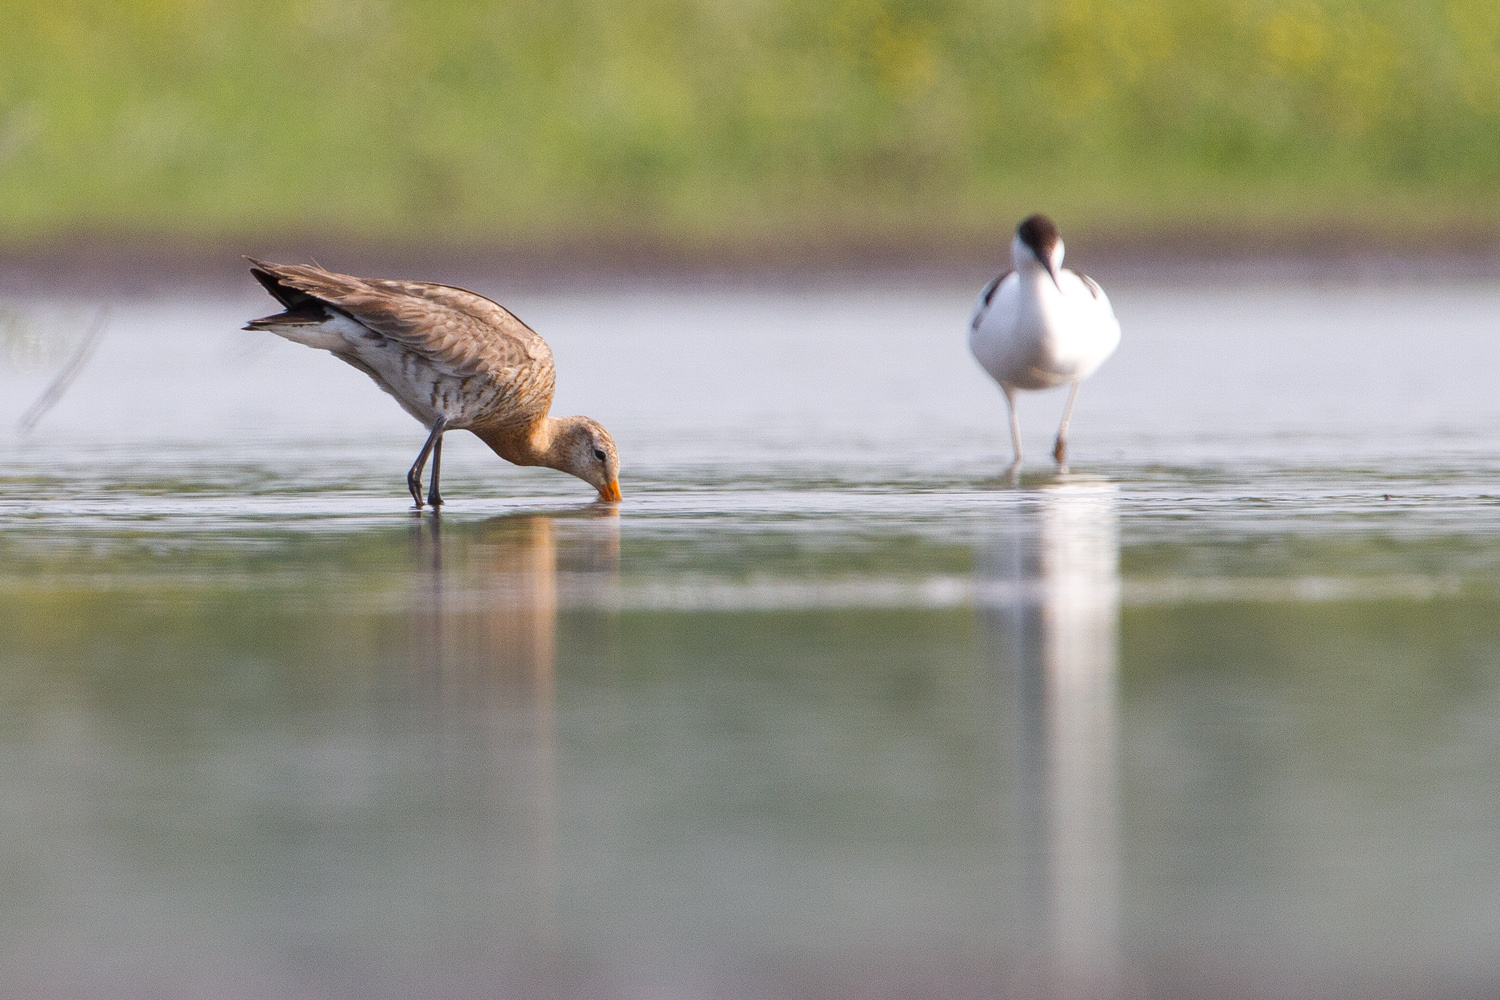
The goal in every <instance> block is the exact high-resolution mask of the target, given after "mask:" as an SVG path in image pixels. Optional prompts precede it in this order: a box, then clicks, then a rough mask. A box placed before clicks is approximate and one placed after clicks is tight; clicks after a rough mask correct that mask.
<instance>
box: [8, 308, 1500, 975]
mask: <svg viewBox="0 0 1500 1000" xmlns="http://www.w3.org/2000/svg"><path fill="white" fill-rule="evenodd" d="M481 290H483V291H486V292H489V293H491V294H495V295H496V296H497V297H498V298H500V299H501V300H502V301H506V302H507V303H508V304H511V305H512V306H513V307H514V308H515V310H516V311H517V312H518V313H519V314H520V315H522V316H523V317H525V318H526V319H527V320H528V321H529V322H531V323H532V324H533V325H534V326H536V327H537V328H538V329H539V330H540V331H541V332H542V333H543V334H544V335H546V336H547V337H548V339H549V340H550V341H551V343H552V344H553V346H554V349H555V352H556V354H557V358H558V364H559V370H560V386H559V398H558V406H557V410H558V412H562V413H572V412H586V413H589V414H590V415H592V416H594V417H597V418H598V419H600V420H601V421H603V422H604V423H605V424H606V426H608V427H609V428H610V429H611V430H612V431H613V433H614V434H615V436H616V438H617V440H618V441H619V444H620V447H621V451H622V454H623V456H624V473H623V475H622V485H623V488H624V491H625V496H626V500H625V503H624V504H622V505H621V506H620V508H619V510H618V512H613V511H610V510H607V509H600V508H599V507H597V506H596V505H593V504H590V503H588V502H587V500H588V496H589V491H588V489H587V488H586V487H584V486H583V485H582V484H580V483H577V482H576V481H573V480H570V479H568V478H567V477H564V476H561V475H559V474H555V473H550V472H542V471H536V470H518V469H513V468H510V467H507V466H505V465H503V463H500V462H499V461H498V460H496V459H494V458H493V457H492V456H490V455H489V454H488V453H487V452H486V451H485V449H484V448H483V447H482V446H480V445H479V444H478V443H477V442H476V441H473V440H472V439H469V438H467V436H466V435H462V434H455V435H452V436H451V438H450V445H449V448H448V449H446V451H445V455H444V487H445V490H444V492H445V494H446V495H447V497H448V499H449V501H450V506H449V507H448V508H446V509H445V511H444V513H443V514H442V516H441V518H440V519H438V518H435V517H434V516H432V515H430V514H428V515H426V516H422V517H418V516H415V515H413V514H412V513H411V512H410V510H409V509H408V505H409V500H408V499H407V498H406V497H405V492H404V484H403V481H402V480H403V476H404V472H405V469H406V466H407V465H408V464H409V463H410V460H411V458H412V456H413V455H414V454H415V452H416V450H417V448H418V447H419V446H420V444H421V440H422V437H423V432H422V430H421V429H420V428H419V427H417V426H416V425H415V424H414V423H412V422H411V421H410V420H409V418H407V417H406V416H405V415H404V414H402V413H401V412H400V410H399V409H398V408H397V407H396V406H395V405H394V403H392V402H391V401H389V400H388V399H386V398H385V397H383V396H382V395H381V394H380V393H379V392H378V391H377V390H375V389H374V388H373V387H372V386H371V385H369V384H368V382H367V380H366V379H365V377H364V376H363V375H361V374H359V373H358V372H355V371H354V370H352V369H347V368H345V367H344V366H342V365H340V364H339V363H338V362H336V361H334V360H332V359H331V358H327V357H325V356H322V355H318V354H316V353H314V352H311V351H308V350H306V349H304V348H300V347H297V346H295V345H291V344H285V343H282V342H280V341H277V340H275V339H274V338H272V337H269V336H266V335H257V334H250V333H243V332H239V331H238V330H237V327H238V326H239V325H241V324H242V323H243V322H244V321H245V320H246V319H248V318H251V317H253V316H256V315H260V314H261V313H262V312H264V311H266V308H267V306H268V304H269V302H268V300H264V298H263V296H259V294H258V292H251V291H248V290H247V292H246V294H244V295H243V296H231V297H228V298H226V299H220V298H214V297H207V296H202V295H193V294H191V293H188V292H184V293H183V294H181V295H178V296H170V297H162V298H159V299H133V300H124V301H118V302H111V303H107V304H101V303H98V302H94V301H89V300H86V299H82V298H80V299H77V300H72V301H69V300H59V299H47V300H32V299H26V298H24V297H18V296H12V297H11V298H8V299H5V300H3V301H0V352H3V353H0V428H3V430H0V453H3V455H4V457H5V464H4V471H3V472H0V483H3V486H4V488H3V490H0V593H3V598H4V599H3V601H0V640H3V641H0V677H3V679H4V683H5V690H6V692H7V697H6V698H5V699H4V700H3V702H0V838H3V842H4V843H5V844H6V850H5V851H4V852H3V854H0V887H3V890H0V899H3V903H0V955H3V961H4V966H5V969H6V980H7V982H8V983H9V987H8V988H9V989H11V990H13V991H15V992H16V995H26V996H40V997H48V996H100V997H104V996H109V997H119V996H148V995H149V996H160V995H183V996H200V995H207V994H210V993H212V994H214V995H219V996H231V997H237V996H245V997H251V996H254V997H303V996H325V995H332V996H373V997H379V996H391V997H400V996H411V995H424V996H440V997H447V996H454V997H458V996H478V995H485V996H493V995H497V994H498V995H504V996H527V997H529V996H544V995H558V996H573V995H583V996H609V997H636V996H639V997H647V996H650V997H659V996H673V997H678V996H682V997H696V996H723V997H741V996H744V997H761V996H784V995H819V996H849V997H865V996H903V997H904V996H912V997H946V996H954V997H958V996H990V995H996V994H1002V993H1005V992H1007V991H1009V992H1016V993H1023V994H1034V993H1036V992H1043V991H1047V990H1053V989H1055V990H1058V991H1060V992H1081V993H1091V994H1099V995H1113V994H1119V995H1183V996H1203V995H1209V996H1215V995H1235V996H1243V995H1246V993H1247V992H1249V993H1275V994H1276V995H1287V994H1297V993H1303V992H1318V993H1320V995H1338V994H1344V995H1351V996H1356V995H1357V996H1367V995H1380V994H1384V993H1390V994H1400V993H1409V992H1420V993H1423V994H1426V995H1435V994H1437V995H1440V994H1444V993H1449V994H1455V995H1458V994H1463V995H1468V994H1469V993H1471V992H1472V993H1476V994H1481V993H1486V992H1493V989H1492V987H1495V986H1496V985H1497V984H1500V957H1497V952H1496V949H1495V947H1494V941H1495V940H1496V939H1497V932H1500V736H1497V734H1500V615H1497V612H1500V584H1497V582H1496V581H1497V579H1500V577H1497V572H1496V571H1497V569H1500V461H1497V459H1496V457H1495V452H1496V450H1497V449H1495V448H1494V447H1493V437H1494V431H1495V430H1496V428H1500V396H1497V395H1496V394H1494V393H1493V392H1492V391H1491V389H1490V387H1491V386H1492V385H1493V384H1494V381H1495V378H1496V377H1497V375H1500V338H1496V337H1494V336H1493V325H1494V323H1495V319H1494V318H1495V317H1497V316H1500V287H1494V286H1488V285H1470V284H1439V283H1428V284H1408V285H1397V286H1393V287H1392V286H1386V287H1378V286H1364V285H1327V286H1318V285H1308V284H1298V283H1293V282H1287V281H1261V282H1258V283H1252V284H1249V285H1228V284H1226V285H1218V286H1202V287H1193V288H1189V289H1186V290H1182V289H1171V288H1167V287H1161V286H1137V287H1117V288H1113V289H1112V292H1113V297H1114V298H1115V302H1116V306H1117V309H1118V311H1119V312H1120V314H1121V317H1122V321H1123V324H1124V328H1125V341H1124V344H1123V346H1122V348H1121V351H1120V353H1119V355H1118V356H1117V357H1116V358H1114V359H1112V360H1111V361H1110V362H1109V363H1108V364H1107V365H1106V367H1105V368H1104V369H1103V370H1102V371H1101V372H1100V373H1099V375H1097V376H1096V377H1095V378H1094V379H1093V380H1091V381H1090V382H1089V383H1088V384H1087V385H1086V387H1085V389H1084V391H1083V393H1082V394H1081V396H1080V399H1079V404H1078V410H1077V413H1076V415H1075V419H1074V463H1073V470H1072V472H1071V473H1070V474H1068V475H1057V474H1056V473H1054V472H1053V471H1052V470H1051V469H1049V467H1048V465H1047V463H1046V462H1045V461H1044V459H1045V456H1046V454H1047V451H1048V444H1049V443H1050V442H1049V440H1048V438H1049V435H1050V433H1051V432H1052V429H1053V425H1054V422H1055V420H1056V417H1057V415H1058V413H1059V412H1060V409H1061V403H1062V400H1061V398H1060V396H1057V395H1044V396H1038V397H1026V399H1025V401H1024V403H1023V410H1022V420H1023V426H1025V428H1026V430H1027V445H1028V448H1029V450H1030V452H1031V455H1032V456H1033V457H1032V459H1031V462H1030V464H1029V465H1028V466H1027V468H1026V470H1025V472H1024V474H1023V475H1022V476H1021V477H1020V479H1019V481H1017V482H1012V481H1011V480H1010V479H1009V478H1008V477H1007V476H1006V475H1005V474H1004V464H1005V451H1006V447H1007V445H1006V441H1005V439H1004V437H1003V435H1004V412H1003V403H1002V402H1001V400H1000V398H999V395H998V393H997V392H996V391H995V390H994V389H993V387H992V386H991V385H989V384H988V383H987V381H986V380H985V379H984V378H983V377H982V376H981V375H980V374H979V373H978V371H977V369H976V368H975V367H974V366H973V364H972V362H971V361H970V360H969V359H968V356H967V353H966V349H965V346H964V323H965V320H966V318H967V313H968V308H969V305H970V301H971V297H972V295H971V292H972V290H968V289H957V288H945V287H903V286H897V287H882V288H875V287H846V288H842V289H838V290H835V291H825V292H809V291H781V292H777V291H770V290H761V291H752V290H707V291H705V290H701V289H689V288H670V287H666V288H658V289H653V290H650V291H647V292H623V291H620V290H618V289H609V288H605V289H600V290H597V291H594V292H580V293H576V294H572V295H567V296H560V295H555V294H554V295H538V294H535V293H532V294H530V295H511V294H506V291H505V289H504V288H503V287H501V286H499V285H494V286H485V287H482V288H481ZM101 305H108V308H109V313H108V316H107V326H106V332H105V334H104V338H103V340H102V342H101V345H100V348H99V351H98V353H97V355H96V356H95V357H94V358H93V359H92V361H91V362H90V364H89V365H88V367H87V368H86V369H85V370H84V373H83V375H82V376H81V377H80V378H79V379H78V381H77V382H76V383H75V384H74V385H73V386H72V387H71V389H70V390H69V392H68V393H67V395H66V396H65V397H64V398H63V400H62V401H61V402H60V403H59V404H58V405H57V406H56V407H55V408H54V409H53V410H51V411H50V412H49V413H47V414H46V415H45V416H44V417H43V419H42V420H41V422H40V423H39V425H38V426H37V428H36V429H35V430H34V431H33V432H32V433H31V434H29V435H20V434H18V433H16V432H15V431H13V430H11V428H13V427H14V425H15V421H16V419H17V418H18V417H19V416H20V414H21V413H22V411H24V410H25V409H26V407H27V405H28V404H29V403H30V402H31V401H32V400H33V399H34V398H35V397H36V396H37V395H38V394H39V393H40V392H41V391H42V389H43V388H44V387H45V386H46V384H47V382H48V381H49V379H50V378H51V377H52V375H53V374H54V373H55V372H56V371H57V370H58V369H59V368H60V367H61V365H62V364H63V363H64V361H65V360H66V357H67V356H68V353H69V351H70V350H71V349H72V347H73V346H74V345H75V344H76V343H77V341H78V338H79V337H81V336H82V334H83V332H84V331H85V330H86V329H87V327H88V325H89V323H90V322H91V321H92V319H93V317H94V316H95V314H96V310H97V309H98V308H99V307H100V306H101Z"/></svg>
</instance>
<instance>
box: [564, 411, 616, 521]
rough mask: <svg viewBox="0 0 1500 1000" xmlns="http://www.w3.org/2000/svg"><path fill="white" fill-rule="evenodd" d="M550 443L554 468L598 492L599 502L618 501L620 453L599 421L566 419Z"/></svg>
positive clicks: (587, 418)
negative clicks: (554, 461)
mask: <svg viewBox="0 0 1500 1000" xmlns="http://www.w3.org/2000/svg"><path fill="white" fill-rule="evenodd" d="M558 423H559V424H560V425H561V426H560V427H559V429H558V433H557V434H556V436H555V437H554V438H553V439H552V449H551V451H552V455H553V458H554V459H555V460H556V461H557V464H556V465H555V466H554V468H557V469H560V470H562V471H563V472H571V473H572V474H573V475H575V476H577V477H578V478H579V479H582V480H583V481H584V482H586V483H588V484H589V485H590V486H592V487H594V488H595V489H596V490H598V491H599V499H600V500H609V501H611V502H618V501H619V499H620V452H619V450H618V449H617V448H615V439H614V438H612V437H610V436H609V431H607V430H605V429H604V428H603V427H602V426H600V424H599V421H597V420H593V419H590V418H589V417H566V418H564V419H563V420H560V421H558Z"/></svg>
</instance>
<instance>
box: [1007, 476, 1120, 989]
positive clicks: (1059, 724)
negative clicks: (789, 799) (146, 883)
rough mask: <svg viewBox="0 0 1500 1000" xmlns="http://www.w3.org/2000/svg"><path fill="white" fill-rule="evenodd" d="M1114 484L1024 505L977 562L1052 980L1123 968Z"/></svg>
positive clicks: (1036, 913) (1065, 490) (1043, 494)
mask: <svg viewBox="0 0 1500 1000" xmlns="http://www.w3.org/2000/svg"><path fill="white" fill-rule="evenodd" d="M1119 551H1120V545H1119V511H1118V497H1117V491H1116V489H1115V487H1114V485H1113V484H1111V483H1105V482H1099V481H1092V482H1090V481H1078V480H1074V481H1068V482H1061V483H1056V484H1053V485H1050V486H1047V487H1045V488H1043V489H1041V490H1038V491H1034V492H1029V493H1026V494H1023V495H1018V496H1017V498H1016V499H1015V501H1014V502H1013V504H1012V505H1011V506H1010V507H1009V508H1008V510H1007V512H1006V517H1005V523H1004V524H1003V526H1002V529H1001V531H1000V533H999V536H998V539H997V543H996V544H995V545H994V546H993V547H992V548H991V549H990V550H989V551H987V552H986V553H985V557H984V559H983V562H982V566H983V572H984V575H985V577H986V579H985V580H984V581H983V583H982V585H981V588H980V589H981V593H982V595H983V608H984V616H985V619H986V621H987V623H988V624H989V626H990V628H991V629H992V635H993V638H994V643H993V648H994V651H995V654H996V658H997V659H999V660H1000V661H1002V662H1004V663H1005V664H1006V666H1007V674H1008V676H1009V677H1010V678H1011V684H1010V685H1008V686H1009V687H1010V688H1011V690H1012V691H1013V693H1014V697H1012V698H1010V699H1008V704H1009V705H1010V706H1012V708H1011V711H1012V712H1013V713H1014V714H1013V715H1012V722H1013V725H1012V727H1011V730H1012V732H1014V733H1015V734H1016V750H1017V758H1018V761H1019V772H1020V777H1019V783H1018V789H1019V803H1018V804H1019V819H1020V822H1021V825H1022V829H1023V831H1024V836H1023V841H1024V843H1025V851H1024V861H1023V863H1024V864H1025V866H1026V869H1027V873H1026V874H1027V881H1028V883H1029V890H1030V895H1031V907H1030V908H1031V917H1032V919H1031V921H1030V923H1031V924H1032V926H1033V927H1034V928H1035V930H1036V931H1037V932H1039V933H1040V936H1041V937H1042V938H1043V939H1044V940H1043V941H1041V942H1040V944H1042V946H1043V947H1044V948H1045V950H1046V951H1047V952H1048V953H1049V954H1050V956H1051V959H1052V961H1053V962H1054V963H1055V967H1056V968H1057V971H1059V972H1061V973H1063V974H1065V975H1085V976H1088V977H1090V978H1097V977H1101V976H1104V977H1107V976H1109V975H1110V974H1111V970H1112V969H1113V968H1114V967H1115V964H1116V958H1115V956H1116V952H1117V938H1118V926H1117V925H1118V919H1119V895H1120V860H1119V839H1120V837H1119V806H1118V784H1119V750H1118V728H1119V721H1118V706H1117V690H1116V674H1117V670H1118V659H1119V653H1118V645H1119V622H1120V570H1119Z"/></svg>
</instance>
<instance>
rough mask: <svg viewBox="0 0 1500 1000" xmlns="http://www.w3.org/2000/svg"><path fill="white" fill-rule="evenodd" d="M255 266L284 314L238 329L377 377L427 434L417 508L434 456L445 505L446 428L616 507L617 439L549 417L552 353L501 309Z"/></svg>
mask: <svg viewBox="0 0 1500 1000" xmlns="http://www.w3.org/2000/svg"><path fill="white" fill-rule="evenodd" d="M250 263H251V265H252V266H251V268H250V273H251V274H253V275H255V277H256V280H258V281H259V282H260V283H261V284H262V285H264V286H265V289H266V291H268V292H270V293H271V295H272V296H274V297H275V298H276V300H277V301H278V302H280V303H281V304H282V306H283V307H284V308H285V310H286V311H285V312H280V313H277V314H276V315H275V316H267V317H265V318H264V319H257V320H254V321H252V322H251V323H250V325H249V326H247V327H245V329H247V330H269V331H271V332H272V333H274V334H278V335H279V336H282V337H285V338H286V339H287V340H293V341H296V342H297V343H299V344H306V345H307V346H308V347H318V348H322V349H323V350H325V351H328V352H329V353H330V354H332V355H333V356H334V357H336V358H339V359H340V360H342V361H346V362H348V363H349V364H351V365H353V366H354V367H355V368H358V369H359V370H360V371H362V372H364V373H365V374H366V375H368V376H370V377H371V378H372V379H374V380H375V384H376V385H378V386H380V387H381V388H382V389H384V390H385V391H386V392H388V393H390V394H391V395H392V396H394V397H396V402H398V403H400V404H401V408H402V409H404V410H405V411H406V412H407V413H410V414H411V415H412V416H414V417H416V418H417V419H418V420H420V421H421V422H422V426H424V427H427V428H429V429H430V430H431V433H430V434H429V435H428V437H427V443H426V444H424V445H423V446H422V451H421V453H420V454H418V455H417V460H416V462H415V464H413V465H412V467H411V471H410V472H408V473H407V475H406V486H407V489H409V490H411V497H412V499H413V500H415V501H416V504H417V507H418V508H420V507H421V506H422V470H423V468H424V467H425V466H426V465H427V456H428V455H429V454H430V455H431V456H432V486H431V488H430V489H429V490H428V492H427V502H428V503H429V504H431V505H432V506H433V507H434V508H436V507H438V506H440V505H441V504H442V502H443V498H442V495H441V494H440V493H439V492H438V474H439V472H440V471H441V465H442V457H443V432H444V431H450V430H468V431H473V432H474V434H475V435H476V436H477V437H478V438H479V439H480V440H481V441H483V442H484V443H485V444H487V445H489V446H490V447H491V448H493V449H494V450H495V453H496V454H498V455H499V456H500V457H501V458H503V459H505V460H506V461H508V462H514V463H515V464H516V465H545V466H547V467H548V468H552V469H559V470H561V471H563V472H568V473H572V474H573V475H575V476H577V477H578V478H579V479H582V480H583V481H584V482H586V483H588V484H589V485H591V486H593V487H594V488H595V489H597V490H598V491H599V498H600V499H601V500H610V501H614V500H619V499H620V481H619V475H620V456H619V452H617V451H616V450H615V442H614V439H613V438H611V437H610V436H609V432H608V431H606V430H605V429H604V428H603V427H601V426H599V424H598V422H597V421H594V420H591V419H589V418H588V417H562V418H556V417H549V416H547V411H548V410H550V409H551V408H552V389H553V386H554V385H555V384H556V381H557V374H556V372H555V371H554V369H553V367H552V350H551V348H549V347H548V346H547V342H546V341H545V340H543V339H542V338H541V337H540V336H538V335H537V333H536V331H534V330H532V329H531V327H529V326H527V325H526V324H525V323H522V322H521V321H520V320H519V319H517V318H516V317H515V316H514V315H512V314H511V313H510V312H509V311H508V310H506V309H505V308H504V307H502V306H500V305H498V304H496V303H494V302H491V301H490V300H489V299H487V298H485V297H484V296H482V295H476V294H475V293H473V292H468V291H464V290H463V289H462V288H453V287H451V286H449V285H430V284H427V283H425V282H420V281H385V280H382V279H378V278H354V277H351V276H349V275H347V274H335V273H333V272H332V271H325V270H323V269H322V268H321V267H310V266H307V265H301V264H293V265H282V264H266V263H262V262H261V261H258V260H254V259H251V260H250Z"/></svg>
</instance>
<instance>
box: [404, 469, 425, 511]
mask: <svg viewBox="0 0 1500 1000" xmlns="http://www.w3.org/2000/svg"><path fill="white" fill-rule="evenodd" d="M406 488H407V489H408V490H411V499H412V503H414V504H416V505H417V510H421V509H422V477H421V476H419V475H417V470H416V469H412V470H411V471H410V472H408V473H407V474H406Z"/></svg>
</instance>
